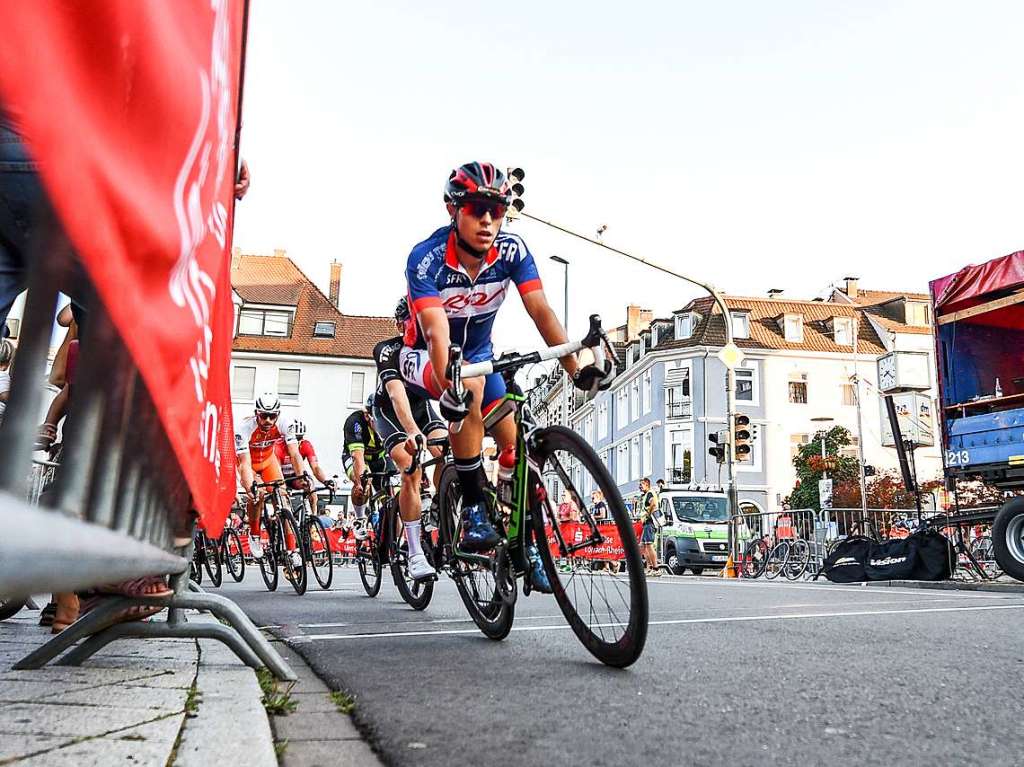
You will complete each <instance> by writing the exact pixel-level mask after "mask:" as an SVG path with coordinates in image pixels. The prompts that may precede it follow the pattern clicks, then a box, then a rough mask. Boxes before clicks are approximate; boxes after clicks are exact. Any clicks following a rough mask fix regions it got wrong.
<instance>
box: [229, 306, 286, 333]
mask: <svg viewBox="0 0 1024 767" xmlns="http://www.w3.org/2000/svg"><path fill="white" fill-rule="evenodd" d="M293 316H294V310H289V309H281V310H276V309H271V308H265V307H255V306H245V307H242V310H241V311H240V312H239V313H238V334H239V335H242V336H276V337H278V338H288V337H290V336H291V334H292V318H293Z"/></svg>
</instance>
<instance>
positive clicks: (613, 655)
mask: <svg viewBox="0 0 1024 767" xmlns="http://www.w3.org/2000/svg"><path fill="white" fill-rule="evenodd" d="M558 451H562V452H565V453H567V454H568V455H569V456H570V457H571V458H572V459H574V460H575V461H577V462H578V463H579V464H580V465H581V466H582V468H583V469H584V470H585V471H587V472H589V474H590V476H591V479H592V480H593V481H594V483H595V485H596V487H597V489H599V490H601V491H602V492H603V493H604V499H605V503H606V504H607V506H608V512H609V513H610V514H611V517H612V521H613V523H614V524H615V527H616V531H617V532H618V535H619V539H620V541H621V543H622V547H623V552H624V559H625V562H626V572H625V575H626V577H627V578H628V580H629V604H628V610H629V614H628V616H625V617H624V616H620V615H618V614H617V613H615V612H614V611H613V610H611V607H610V604H609V603H608V601H607V599H606V598H605V603H606V606H608V608H609V613H610V614H612V615H614V616H615V620H616V621H617V622H618V624H619V625H622V626H623V627H624V630H623V632H622V636H621V637H620V638H618V639H617V640H615V641H607V639H606V638H605V635H604V631H603V629H604V628H606V627H607V626H605V625H602V623H601V622H600V621H599V620H598V621H597V622H596V623H595V625H593V626H590V625H588V624H587V623H586V621H585V620H584V618H583V617H582V616H581V615H580V614H579V612H578V611H577V609H576V606H575V605H574V604H573V602H572V599H571V598H570V596H569V594H568V592H567V590H566V588H565V586H566V585H568V584H563V583H562V579H561V573H560V572H559V571H558V568H557V567H556V565H555V561H554V557H552V555H551V547H550V546H549V545H548V543H547V532H546V530H545V524H544V523H545V520H544V514H545V512H546V513H547V515H548V517H549V521H550V523H551V524H552V525H557V515H556V512H555V508H554V506H553V504H551V503H550V502H542V501H541V500H540V499H541V497H542V495H541V493H540V492H539V491H540V490H541V489H542V488H543V483H542V479H541V477H540V476H538V475H536V474H533V473H532V472H531V477H532V482H531V483H530V486H529V487H528V493H529V498H531V499H532V503H531V506H532V508H531V514H530V517H531V519H532V521H533V530H534V536H535V540H537V541H538V542H540V545H539V546H538V547H537V549H538V550H539V552H540V556H541V561H542V562H543V563H544V568H545V570H546V571H547V575H548V580H549V581H550V582H551V586H552V589H553V590H554V597H555V601H556V602H557V603H558V606H559V608H560V609H561V611H562V615H563V616H564V617H565V619H566V621H567V622H568V623H569V626H570V628H572V631H573V633H574V634H575V635H576V638H577V639H579V640H580V642H581V643H582V644H583V646H584V647H586V648H587V650H588V651H589V652H590V653H591V654H592V655H593V656H594V657H595V658H597V659H598V660H599V661H601V662H602V663H604V664H605V665H608V666H614V667H616V668H625V667H626V666H629V665H631V664H633V663H635V662H636V660H637V659H638V658H639V657H640V655H641V654H642V653H643V650H644V645H645V644H646V642H647V629H648V622H649V606H648V597H647V579H646V577H645V576H644V567H643V562H642V559H641V556H640V546H639V544H638V543H637V540H636V533H635V531H634V529H633V520H632V518H631V517H630V515H629V512H627V511H626V504H625V503H624V502H623V500H622V496H621V495H620V494H619V489H618V486H617V485H616V484H615V482H614V480H613V479H612V477H611V475H609V474H608V469H607V468H605V465H604V464H603V463H602V462H601V459H600V458H598V456H597V453H596V452H594V449H593V448H592V447H591V446H590V445H589V444H587V442H586V441H584V439H583V438H582V437H581V436H580V435H579V434H577V433H576V432H575V431H573V430H572V429H568V428H566V427H564V426H549V427H546V428H542V429H538V430H537V431H536V432H534V434H533V438H532V444H531V448H530V454H531V457H532V458H533V459H534V460H535V461H536V463H537V466H538V467H539V470H540V471H541V472H543V471H544V470H545V466H547V465H548V464H549V463H554V458H553V457H554V456H555V454H556V453H557V452H558ZM555 468H556V470H559V471H560V473H564V472H562V471H561V470H560V469H559V467H558V465H557V464H556V465H555ZM564 481H565V478H564V477H563V482H564ZM568 484H569V483H566V485H568ZM543 495H544V496H546V492H545V493H544V494H543ZM578 495H579V494H578V493H577V496H578ZM571 567H572V564H571V558H570V568H571ZM574 577H575V572H574V573H573V576H572V577H570V578H569V579H568V583H570V584H571V583H572V582H573V578H574ZM606 580H607V579H600V578H599V579H596V580H595V579H594V578H593V576H591V596H590V597H589V599H590V603H591V607H592V609H591V610H590V613H591V617H594V610H593V604H594V603H593V596H592V595H593V590H594V586H598V588H599V589H602V590H603V588H604V585H603V584H604V583H605V582H606ZM599 584H600V585H599ZM573 588H574V593H575V586H574V587H573ZM615 588H616V593H617V594H618V596H619V597H620V599H621V597H622V593H621V592H619V591H618V587H617V586H616V587H615ZM602 597H603V595H602ZM603 598H604V597H603ZM623 602H624V600H623ZM595 629H597V630H596V631H595Z"/></svg>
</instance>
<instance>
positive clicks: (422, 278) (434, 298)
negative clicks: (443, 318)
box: [405, 249, 444, 312]
mask: <svg viewBox="0 0 1024 767" xmlns="http://www.w3.org/2000/svg"><path fill="white" fill-rule="evenodd" d="M443 260H444V256H443V255H441V254H439V253H437V252H435V251H434V250H428V251H426V252H423V251H420V250H418V249H414V250H413V251H412V253H410V254H409V261H408V263H407V264H406V267H405V281H406V283H407V284H408V286H409V299H410V301H411V302H412V308H413V312H419V311H422V310H424V309H427V308H430V307H432V306H441V293H440V291H438V289H437V283H436V281H435V278H436V277H437V270H438V269H439V268H440V264H441V263H442V262H443Z"/></svg>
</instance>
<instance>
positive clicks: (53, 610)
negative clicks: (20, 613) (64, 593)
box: [39, 601, 57, 626]
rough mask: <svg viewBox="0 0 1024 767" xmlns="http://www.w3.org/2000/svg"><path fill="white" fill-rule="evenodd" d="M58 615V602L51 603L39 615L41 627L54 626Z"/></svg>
mask: <svg viewBox="0 0 1024 767" xmlns="http://www.w3.org/2000/svg"><path fill="white" fill-rule="evenodd" d="M56 614H57V602H56V601H51V602H50V603H49V604H48V605H46V607H44V608H43V609H42V611H41V612H40V613H39V625H40V626H52V625H53V618H54V616H55V615H56Z"/></svg>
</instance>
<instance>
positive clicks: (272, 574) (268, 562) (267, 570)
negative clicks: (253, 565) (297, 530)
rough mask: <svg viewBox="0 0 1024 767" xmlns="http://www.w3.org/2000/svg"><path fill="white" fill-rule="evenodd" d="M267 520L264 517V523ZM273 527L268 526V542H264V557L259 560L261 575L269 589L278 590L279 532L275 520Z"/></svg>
mask: <svg viewBox="0 0 1024 767" xmlns="http://www.w3.org/2000/svg"><path fill="white" fill-rule="evenodd" d="M266 523H267V520H266V519H264V524H266ZM272 524H273V525H274V527H273V528H267V542H266V543H265V544H263V558H262V559H260V560H259V563H260V575H261V576H263V582H264V583H265V584H266V586H267V591H277V557H275V556H274V550H275V549H276V548H277V544H276V542H275V538H274V536H276V535H278V534H279V531H278V530H277V529H276V528H277V523H276V522H273V523H272Z"/></svg>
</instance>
